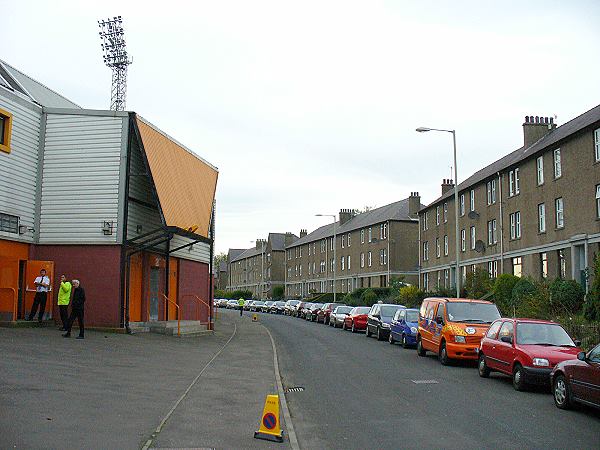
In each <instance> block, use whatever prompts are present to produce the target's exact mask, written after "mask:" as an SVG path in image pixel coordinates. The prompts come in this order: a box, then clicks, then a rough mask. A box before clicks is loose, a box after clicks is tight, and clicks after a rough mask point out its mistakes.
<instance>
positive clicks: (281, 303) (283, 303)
mask: <svg viewBox="0 0 600 450" xmlns="http://www.w3.org/2000/svg"><path fill="white" fill-rule="evenodd" d="M275 304H276V305H277V306H285V302H275Z"/></svg>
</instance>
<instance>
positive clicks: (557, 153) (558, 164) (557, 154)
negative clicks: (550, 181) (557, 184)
mask: <svg viewBox="0 0 600 450" xmlns="http://www.w3.org/2000/svg"><path fill="white" fill-rule="evenodd" d="M561 175H562V164H561V162H560V148H557V149H556V150H554V178H560V176H561Z"/></svg>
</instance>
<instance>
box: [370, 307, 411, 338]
mask: <svg viewBox="0 0 600 450" xmlns="http://www.w3.org/2000/svg"><path fill="white" fill-rule="evenodd" d="M399 309H406V307H405V306H402V305H391V304H386V303H375V304H374V305H373V306H371V310H370V311H369V314H368V315H367V327H366V328H365V333H366V336H367V337H371V334H375V336H377V340H378V341H382V340H384V339H386V338H387V337H388V335H389V333H390V328H391V326H392V319H393V318H394V315H395V314H396V311H398V310H399Z"/></svg>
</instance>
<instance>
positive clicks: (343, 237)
mask: <svg viewBox="0 0 600 450" xmlns="http://www.w3.org/2000/svg"><path fill="white" fill-rule="evenodd" d="M345 247H346V235H345V234H342V248H345Z"/></svg>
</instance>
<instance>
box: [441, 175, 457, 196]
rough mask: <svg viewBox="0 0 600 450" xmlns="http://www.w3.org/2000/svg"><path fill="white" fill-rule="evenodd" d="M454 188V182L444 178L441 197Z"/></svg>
mask: <svg viewBox="0 0 600 450" xmlns="http://www.w3.org/2000/svg"><path fill="white" fill-rule="evenodd" d="M453 187H454V182H453V181H452V180H451V179H449V178H444V179H443V180H442V195H444V194H445V193H446V192H448V191H449V190H450V189H452V188H453Z"/></svg>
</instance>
